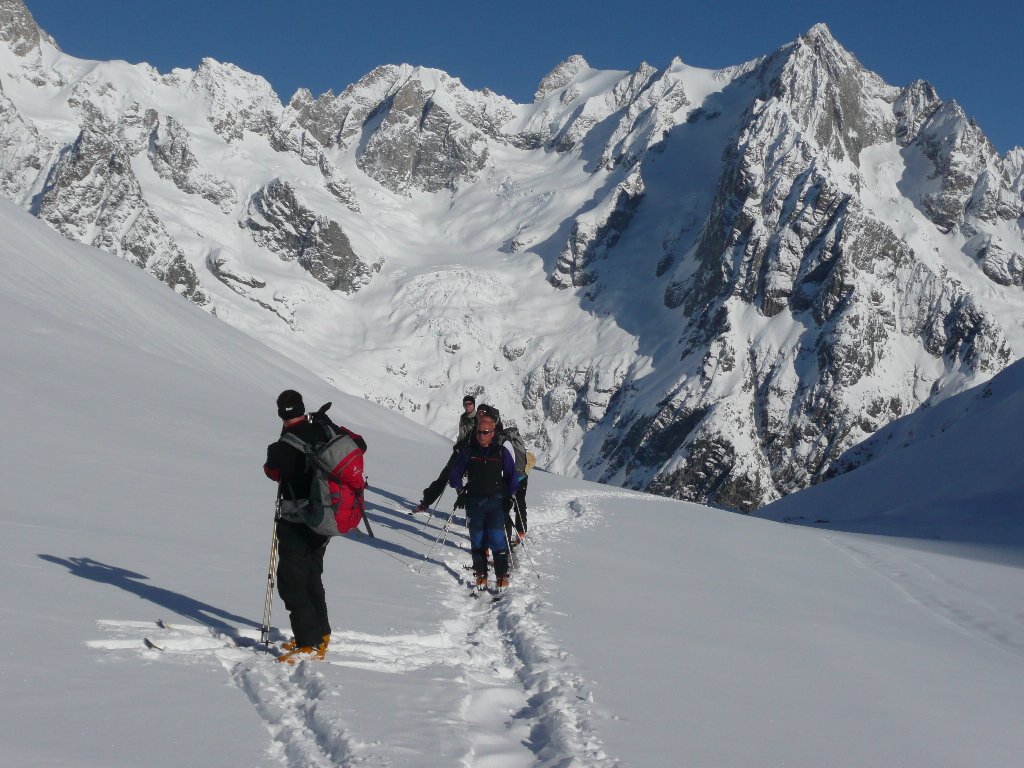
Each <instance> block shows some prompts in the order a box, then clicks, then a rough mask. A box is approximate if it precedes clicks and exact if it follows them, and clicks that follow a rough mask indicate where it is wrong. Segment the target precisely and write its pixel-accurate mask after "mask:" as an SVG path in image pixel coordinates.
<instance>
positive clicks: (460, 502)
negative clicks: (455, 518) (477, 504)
mask: <svg viewBox="0 0 1024 768" xmlns="http://www.w3.org/2000/svg"><path fill="white" fill-rule="evenodd" d="M455 508H456V509H465V508H466V492H465V491H464V490H463V491H459V492H458V493H457V494H456V495H455Z"/></svg>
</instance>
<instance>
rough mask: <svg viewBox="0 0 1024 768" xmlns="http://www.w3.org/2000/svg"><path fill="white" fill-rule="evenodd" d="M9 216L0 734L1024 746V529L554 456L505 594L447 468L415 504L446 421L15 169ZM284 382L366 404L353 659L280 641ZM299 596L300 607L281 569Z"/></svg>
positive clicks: (323, 754) (264, 747)
mask: <svg viewBox="0 0 1024 768" xmlns="http://www.w3.org/2000/svg"><path fill="white" fill-rule="evenodd" d="M0 229H2V231H3V232H4V237H3V242H2V244H0V263H2V265H3V275H4V279H3V281H2V282H0V321H2V323H3V333H2V334H0V356H2V359H3V373H2V375H0V423H2V424H3V430H4V439H3V441H2V443H0V484H2V486H3V488H4V497H3V502H2V504H0V529H2V535H0V580H2V583H3V585H4V589H3V592H2V593H0V631H2V633H3V648H4V653H3V654H2V655H0V681H2V689H3V692H4V696H3V697H2V699H0V745H2V754H3V758H2V759H0V762H2V763H3V764H5V765H17V766H33V765H62V766H72V767H73V766H132V767H133V768H134V767H136V766H140V765H144V766H175V768H177V767H178V766H182V765H192V766H255V765H258V766H279V765H286V766H296V767H297V766H330V765H369V766H381V765H387V766H459V765H462V766H494V767H497V768H513V767H516V766H613V765H630V766H669V765H684V766H735V767H736V768H741V767H742V768H750V767H751V766H782V765H785V766H807V767H808V768H811V767H812V766H813V767H814V768H819V767H820V766H823V765H828V766H833V767H841V766H851V767H852V766H857V767H858V768H861V767H863V766H867V765H871V766H895V765H900V766H910V767H915V766H920V767H921V768H937V767H938V766H950V767H952V766H983V765H984V766H1010V765H1016V764H1018V762H1019V759H1020V755H1021V754H1024V730H1022V729H1021V728H1020V713H1021V712H1022V711H1024V708H1022V705H1024V693H1022V692H1024V685H1022V683H1024V606H1022V603H1021V598H1020V589H1019V586H1020V583H1021V573H1022V571H1021V566H1022V562H1021V556H1020V554H1021V553H1020V549H1019V542H1020V539H1019V538H1018V539H1016V542H1017V544H1016V545H1015V546H1003V547H1002V548H1001V549H1000V550H999V554H1000V556H999V557H980V556H976V555H977V554H978V553H979V551H980V550H981V549H982V548H983V547H982V545H980V544H976V545H975V547H974V548H973V549H972V550H971V551H970V552H962V551H958V550H957V549H956V548H954V547H953V546H952V545H951V546H950V547H948V548H946V549H942V548H940V547H941V543H936V542H931V543H930V544H929V545H928V547H924V546H921V539H904V540H900V539H894V538H883V537H869V536H864V535H860V534H849V533H843V532H840V531H837V530H833V531H820V530H815V529H814V528H811V527H799V526H787V525H780V524H778V523H775V522H770V521H766V520H760V519H753V518H747V517H743V516H740V515H734V514H730V513H725V512H720V513H719V512H715V511H713V510H708V509H706V508H703V507H698V506H696V505H691V504H684V503H677V502H673V501H670V500H667V499H661V498H656V497H650V496H645V495H642V494H636V493H630V492H625V491H617V490H616V491H613V490H610V489H608V488H605V487H602V486H598V485H594V484H589V483H585V482H582V481H575V480H567V479H564V478H560V477H556V476H554V475H550V474H546V473H542V472H537V473H535V474H534V475H533V477H532V478H531V483H530V501H531V507H530V521H531V531H530V536H529V539H530V545H529V549H528V552H529V555H530V558H531V559H530V560H527V559H525V558H524V560H523V562H522V564H521V567H520V568H519V569H518V570H517V571H516V572H515V574H514V576H513V589H512V591H511V593H510V594H509V595H508V596H507V597H506V598H505V599H503V600H502V601H500V602H498V603H493V604H492V603H490V602H489V601H488V600H486V599H472V598H470V597H469V596H468V594H467V591H466V588H465V586H464V585H463V583H462V582H463V581H464V579H465V574H466V571H465V570H464V568H463V565H464V564H465V563H467V562H468V552H467V551H466V550H465V549H464V547H465V545H466V544H465V536H464V528H463V527H462V526H461V524H460V523H461V520H458V519H457V520H456V524H455V525H454V526H453V529H452V536H451V537H450V538H449V540H448V541H447V542H444V543H442V544H440V545H438V546H437V547H435V548H433V550H432V545H433V542H434V541H435V540H436V538H437V537H438V534H439V530H440V527H441V524H442V522H443V515H444V514H446V513H447V511H448V509H450V508H449V507H448V506H447V504H448V503H450V496H449V497H443V498H442V503H441V506H440V509H441V512H440V513H439V514H437V515H435V516H433V517H431V518H430V519H429V525H428V524H427V523H428V521H426V520H424V519H423V518H413V517H410V516H409V515H407V514H406V510H407V509H408V508H409V507H410V506H411V505H412V504H414V503H415V502H416V500H417V499H418V498H419V492H420V489H421V488H422V487H423V486H424V485H425V484H426V483H427V482H428V481H429V480H430V479H431V478H432V477H433V476H434V473H435V472H436V471H437V469H438V468H439V466H440V465H441V464H442V463H443V461H444V460H445V458H446V455H447V451H448V443H447V442H446V441H444V440H443V439H441V438H439V437H438V436H437V435H435V434H433V433H431V432H428V431H427V430H426V429H424V428H422V427H420V426H417V425H416V424H414V423H412V422H411V421H407V420H405V419H403V418H402V417H401V416H399V415H398V414H396V413H394V412H391V411H387V410H384V409H383V408H380V407H378V406H376V405H375V404H372V403H369V402H367V401H364V400H359V399H355V398H351V397H348V396H345V395H343V394H341V393H339V392H337V391H335V390H332V389H330V388H329V387H328V386H327V385H325V384H324V383H323V382H322V381H321V380H320V379H318V378H317V377H316V376H315V375H314V374H312V373H309V372H306V371H302V370H297V369H296V368H295V365H294V363H291V362H289V361H287V360H286V359H285V358H283V357H280V356H278V354H277V353H276V352H272V351H270V350H268V349H267V348H265V347H262V346H260V345H259V344H258V343H257V342H255V341H254V340H252V339H251V338H249V337H247V336H245V335H243V334H242V333H240V332H238V331H236V330H234V329H232V328H231V327H229V326H227V325H226V324H224V323H220V322H218V321H217V320H216V319H215V318H212V317H210V316H209V315H207V314H206V313H204V312H203V311H201V310H200V309H197V308H196V307H194V306H193V305H191V304H189V303H188V302H187V301H185V300H184V299H182V298H180V297H178V296H176V295H174V294H173V293H172V292H170V291H167V290H166V288H165V287H164V286H162V285H160V284H159V283H157V282H156V281H154V280H153V279H152V278H151V277H150V276H148V275H146V274H145V273H143V272H142V271H141V270H137V269H136V268H134V267H132V266H130V265H129V264H127V263H125V262H123V261H121V260H119V259H117V258H115V257H113V256H108V255H106V254H103V253H101V252H98V251H95V250H93V249H89V248H86V247H83V246H78V245H75V244H73V243H70V242H68V241H66V240H64V239H63V238H61V237H60V236H59V235H57V234H56V233H54V232H52V231H51V230H49V229H48V228H47V227H45V225H43V224H42V223H40V222H38V221H36V220H34V219H32V218H31V217H29V216H28V215H26V214H24V213H22V212H20V211H18V210H17V209H16V208H14V207H13V206H12V205H10V204H8V203H6V202H0ZM285 387H295V388H297V389H299V390H300V391H302V392H303V393H304V394H305V396H306V403H307V405H308V406H310V407H315V406H317V405H319V404H320V403H321V402H323V401H325V400H333V401H334V408H333V410H332V414H333V415H334V416H335V417H336V418H337V419H338V420H339V421H341V422H342V423H344V424H346V425H348V426H350V427H352V428H353V429H355V430H357V431H359V432H361V433H362V434H363V435H365V436H366V438H367V440H368V442H369V445H370V450H369V453H368V454H367V471H368V475H369V479H370V484H371V486H372V487H373V491H372V492H371V493H370V494H369V495H368V501H369V511H370V514H371V515H372V520H373V523H374V528H375V533H376V534H377V538H376V539H374V540H372V541H371V540H369V539H367V538H365V537H353V538H346V539H340V540H337V541H334V542H332V543H331V545H330V547H329V548H328V553H327V564H326V573H325V582H326V586H327V592H328V599H329V605H330V609H331V611H332V624H333V627H334V634H333V637H334V641H333V643H332V645H331V649H330V651H329V653H328V656H327V662H328V663H309V662H305V663H303V664H300V665H298V666H296V667H285V666H284V665H278V664H275V663H274V662H273V660H272V659H271V658H270V657H268V656H266V655H264V654H261V653H258V652H257V649H256V642H255V641H256V638H257V637H258V634H259V623H260V619H261V612H262V605H263V592H264V586H265V577H266V567H267V560H268V556H269V543H270V525H271V513H272V506H273V497H274V487H273V485H272V484H271V483H270V482H269V481H267V480H266V479H265V478H263V476H262V473H261V472H260V465H261V464H262V461H263V458H264V453H263V451H264V446H265V445H266V443H267V442H269V441H270V440H271V439H272V438H273V437H274V435H275V433H276V431H277V429H278V426H279V422H278V421H277V419H276V416H275V414H274V408H273V400H274V397H275V396H276V394H277V393H278V392H279V391H280V390H281V389H283V388H285ZM457 405H458V404H457V403H454V404H453V411H452V418H453V420H454V419H455V417H456V416H457V413H458V411H457ZM499 405H500V404H499ZM1017 434H1018V435H1019V434H1020V432H1019V431H1018V432H1017ZM859 474H860V472H854V473H851V474H850V475H849V476H847V477H848V479H846V480H845V482H847V483H851V482H853V481H854V479H855V478H856V477H857V476H858V475H859ZM963 482H964V483H969V482H970V479H969V476H968V479H965V480H964V481H963ZM990 490H992V491H993V492H994V493H995V495H994V496H993V498H994V499H996V501H994V502H993V504H1007V503H1014V502H1011V501H1010V500H1008V499H1007V498H1006V497H1004V496H1001V495H999V491H1000V490H1001V489H999V488H993V489H990ZM859 491H860V489H859V487H857V486H856V485H854V486H852V487H851V486H847V493H848V494H849V495H850V496H853V495H855V494H856V493H858V492H859ZM893 493H896V491H895V490H894V491H893ZM798 498H799V496H797V497H794V499H798ZM978 498H979V499H980V498H981V495H980V494H979V495H978ZM1019 498H1020V496H1019V494H1018V495H1017V497H1016V499H1017V501H1016V503H1018V504H1019ZM979 503H981V502H979ZM1017 509H1018V511H1019V506H1018V508H1017ZM1015 547H1016V548H1015ZM431 550H432V551H431ZM991 551H992V552H994V551H995V550H994V549H993V550H991ZM428 553H429V556H428V557H426V558H424V555H427V554H428ZM940 565H941V567H939V566H940ZM274 619H275V620H274V624H275V625H276V627H277V628H278V629H277V630H276V631H275V638H276V639H283V638H285V637H286V636H287V621H286V616H285V614H284V611H283V607H282V606H281V605H280V603H279V602H277V601H275V608H274ZM158 620H162V621H163V622H164V626H158V625H157V621H158ZM145 638H149V639H150V640H151V642H152V643H153V644H155V645H157V646H159V647H160V648H162V650H156V649H149V648H147V647H146V646H145V645H144V639H145Z"/></svg>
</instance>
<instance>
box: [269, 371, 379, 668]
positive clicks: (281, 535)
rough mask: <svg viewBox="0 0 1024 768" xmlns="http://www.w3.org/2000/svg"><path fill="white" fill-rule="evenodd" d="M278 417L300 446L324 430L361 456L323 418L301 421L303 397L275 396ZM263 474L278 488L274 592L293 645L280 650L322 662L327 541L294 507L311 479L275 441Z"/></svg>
mask: <svg viewBox="0 0 1024 768" xmlns="http://www.w3.org/2000/svg"><path fill="white" fill-rule="evenodd" d="M277 414H278V416H280V417H281V419H282V421H283V422H284V425H283V427H282V429H281V434H282V435H284V434H286V433H292V434H294V435H295V436H296V437H298V438H300V439H301V440H303V441H304V442H307V443H320V442H323V441H324V439H325V438H326V436H327V431H328V430H329V431H330V432H331V433H332V434H347V435H349V436H350V437H352V439H353V440H355V442H356V444H357V445H358V446H359V447H360V449H361V450H366V441H365V440H363V438H362V437H360V436H359V435H357V434H355V433H354V432H351V431H349V430H347V429H345V428H344V427H339V426H338V425H336V424H334V423H333V422H331V420H330V419H329V418H327V416H326V414H312V415H311V416H306V406H305V405H304V404H303V402H302V395H300V394H299V393H298V392H296V391H295V390H292V389H286V390H285V391H284V392H282V393H281V394H280V395H279V396H278V398H277ZM313 416H316V417H317V418H315V419H314V418H312V417H313ZM263 472H264V473H265V474H266V476H267V477H269V478H270V479H271V480H276V481H277V482H278V484H279V486H278V488H279V493H280V494H281V509H282V516H280V517H279V518H278V521H277V548H278V561H277V590H278V594H279V595H281V600H283V601H284V605H285V608H287V609H288V616H289V618H290V619H291V625H292V633H293V634H294V639H293V640H292V641H291V642H289V643H285V646H284V647H285V650H287V651H290V652H293V653H303V654H307V653H308V654H316V655H317V656H319V657H320V658H323V655H324V653H325V652H326V651H327V644H328V643H329V642H330V639H331V623H330V621H329V620H328V618H327V596H326V594H325V593H324V585H323V580H322V576H323V572H324V552H325V551H326V550H327V542H329V541H330V538H329V537H328V536H321V535H320V534H318V533H315V532H314V531H313V530H311V529H310V528H309V526H307V525H306V524H305V523H304V522H302V519H301V516H300V515H299V514H298V513H297V509H298V507H299V506H300V505H302V504H303V503H305V502H306V501H307V500H308V499H309V492H310V485H311V483H312V480H313V473H312V470H311V469H310V468H309V467H307V465H306V457H305V455H304V454H302V453H300V452H299V451H298V450H297V449H296V448H295V447H293V446H291V445H288V444H287V443H284V442H282V441H280V440H278V441H277V442H275V443H271V444H270V445H268V446H267V461H266V463H265V464H264V465H263ZM283 658H285V657H282V659H283Z"/></svg>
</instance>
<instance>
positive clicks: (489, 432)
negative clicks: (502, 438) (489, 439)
mask: <svg viewBox="0 0 1024 768" xmlns="http://www.w3.org/2000/svg"><path fill="white" fill-rule="evenodd" d="M476 433H477V434H478V435H493V434H494V430H493V429H478V430H477V431H476Z"/></svg>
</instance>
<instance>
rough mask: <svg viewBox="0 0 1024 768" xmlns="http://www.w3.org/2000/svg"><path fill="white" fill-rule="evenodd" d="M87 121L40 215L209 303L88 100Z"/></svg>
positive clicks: (50, 181) (58, 167)
mask: <svg viewBox="0 0 1024 768" xmlns="http://www.w3.org/2000/svg"><path fill="white" fill-rule="evenodd" d="M85 112H86V115H87V118H86V123H85V127H83V129H82V132H81V133H80V134H79V135H78V138H77V139H76V140H75V142H74V144H72V145H71V146H70V147H68V148H67V149H66V150H65V151H64V152H63V153H62V154H61V156H60V158H59V159H58V160H57V162H56V163H55V164H54V165H53V167H52V168H51V169H50V175H49V177H48V178H47V180H46V186H45V187H44V188H43V191H42V193H41V194H40V195H39V199H38V210H37V215H38V216H39V218H41V219H43V220H44V221H46V222H49V223H50V224H51V225H52V226H53V227H54V229H56V230H57V231H58V232H60V233H61V234H63V235H65V236H66V237H68V238H70V239H72V240H79V241H81V242H85V243H90V244H91V245H94V246H96V247H98V248H102V249H103V250H105V251H109V252H111V253H116V254H119V255H121V256H124V257H125V258H126V259H128V260H129V261H131V262H133V263H135V264H137V265H138V266H140V267H143V268H146V269H148V270H149V271H150V272H152V273H153V274H154V275H156V276H157V277H158V278H159V279H160V280H162V281H163V282H165V283H167V285H169V286H171V287H172V288H174V289H175V290H176V291H177V292H179V293H181V294H182V295H184V296H186V297H188V298H190V299H192V300H193V301H195V302H196V303H198V304H204V303H206V295H205V294H204V292H203V291H202V289H201V288H200V286H199V280H198V278H197V276H196V273H195V270H194V269H193V268H192V266H191V265H190V264H189V263H188V261H187V260H186V259H185V254H184V253H183V252H182V250H181V248H179V247H178V245H177V243H175V242H174V239H173V238H172V237H171V236H170V234H169V233H168V232H167V230H166V228H165V227H164V225H163V223H162V222H161V221H160V219H159V218H158V217H157V216H156V215H155V214H154V213H153V211H152V210H151V209H150V207H149V205H148V204H147V203H146V201H145V200H144V199H143V195H142V188H141V187H140V185H139V182H138V179H137V178H136V177H135V173H134V172H133V170H132V166H131V161H130V159H129V156H128V154H127V153H126V152H125V150H124V148H123V147H122V146H121V145H120V143H119V142H118V141H117V139H116V138H114V137H113V134H114V127H113V126H111V125H110V124H109V123H107V122H105V121H104V119H103V118H102V116H101V114H100V113H99V112H98V110H96V109H95V108H93V107H90V106H88V105H86V110H85Z"/></svg>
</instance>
